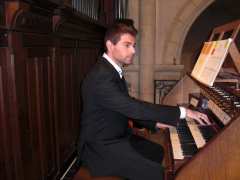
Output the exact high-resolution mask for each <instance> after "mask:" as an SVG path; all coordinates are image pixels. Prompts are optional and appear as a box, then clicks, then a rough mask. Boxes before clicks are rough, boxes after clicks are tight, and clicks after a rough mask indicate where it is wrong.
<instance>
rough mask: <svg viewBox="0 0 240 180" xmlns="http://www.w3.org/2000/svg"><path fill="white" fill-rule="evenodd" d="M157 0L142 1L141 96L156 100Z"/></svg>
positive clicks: (145, 98) (146, 99) (145, 99)
mask: <svg viewBox="0 0 240 180" xmlns="http://www.w3.org/2000/svg"><path fill="white" fill-rule="evenodd" d="M155 11H156V2H155V0H141V1H140V22H139V31H140V38H141V40H140V57H139V58H140V98H141V99H142V100H144V101H148V102H153V101H154V62H155V37H156V36H155V27H156V20H155V18H156V12H155Z"/></svg>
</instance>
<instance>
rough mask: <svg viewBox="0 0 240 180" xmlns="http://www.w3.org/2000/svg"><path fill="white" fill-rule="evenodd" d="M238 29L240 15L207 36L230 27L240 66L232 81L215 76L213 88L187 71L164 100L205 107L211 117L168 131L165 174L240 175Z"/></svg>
mask: <svg viewBox="0 0 240 180" xmlns="http://www.w3.org/2000/svg"><path fill="white" fill-rule="evenodd" d="M239 29H240V20H238V21H235V22H233V23H229V24H226V25H223V26H220V27H217V28H215V29H214V30H213V33H212V35H211V37H210V39H209V40H210V41H211V40H212V39H213V37H216V36H217V34H219V39H222V38H223V37H224V34H225V33H226V32H231V33H232V34H231V38H233V40H234V41H233V44H232V45H231V46H230V50H229V54H230V56H231V58H232V59H233V62H234V64H235V66H236V67H235V69H236V70H237V71H235V72H236V73H235V76H234V78H235V80H234V81H232V80H229V81H228V80H227V79H225V80H220V81H219V82H218V81H217V80H216V81H215V83H214V85H213V86H210V87H209V86H206V85H203V84H201V83H199V82H198V81H196V80H195V79H193V78H192V77H191V76H190V75H186V76H185V77H184V78H183V79H181V80H180V81H179V82H178V83H177V85H176V86H175V87H174V88H173V89H172V90H171V91H170V93H169V94H168V95H167V96H166V97H165V98H164V100H163V104H167V105H179V104H181V105H185V106H187V107H189V108H192V109H196V110H198V111H201V112H204V113H206V114H207V115H208V117H209V119H210V120H211V122H212V124H211V125H206V126H200V125H199V124H197V123H195V122H194V121H192V120H191V121H190V120H189V119H186V120H183V121H180V123H179V124H178V126H177V127H172V128H169V129H168V130H166V131H168V133H169V135H168V136H166V137H167V138H168V137H169V141H170V143H169V144H170V145H169V144H167V148H166V149H167V151H169V153H168V154H170V155H172V157H170V160H168V162H169V163H168V164H165V167H166V179H176V180H181V179H188V180H189V179H194V180H198V179H199V180H200V179H201V180H202V179H204V180H215V179H216V180H224V179H230V180H231V179H240V171H239V170H240V163H239V162H240V161H239V160H240V129H239V128H240V89H238V88H239V82H240V77H239V71H238V69H239V67H240V54H239V51H238V49H237V45H236V42H239V41H237V40H236V37H237V33H238V31H239ZM232 48H233V49H234V50H233V49H232ZM168 158H169V155H168ZM171 158H172V159H171Z"/></svg>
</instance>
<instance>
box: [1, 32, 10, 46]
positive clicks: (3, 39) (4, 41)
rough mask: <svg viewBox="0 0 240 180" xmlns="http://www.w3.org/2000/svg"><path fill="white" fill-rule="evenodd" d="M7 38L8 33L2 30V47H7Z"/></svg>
mask: <svg viewBox="0 0 240 180" xmlns="http://www.w3.org/2000/svg"><path fill="white" fill-rule="evenodd" d="M7 36H8V34H7V32H6V31H5V30H3V29H2V30H1V29H0V47H7V45H8V43H7Z"/></svg>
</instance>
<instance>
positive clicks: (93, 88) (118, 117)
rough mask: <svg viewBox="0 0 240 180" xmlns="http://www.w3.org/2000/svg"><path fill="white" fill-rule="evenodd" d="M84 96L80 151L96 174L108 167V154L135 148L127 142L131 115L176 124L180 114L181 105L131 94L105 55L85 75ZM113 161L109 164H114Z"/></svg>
mask: <svg viewBox="0 0 240 180" xmlns="http://www.w3.org/2000/svg"><path fill="white" fill-rule="evenodd" d="M82 99H83V113H82V120H81V134H80V146H79V153H80V157H81V159H82V160H83V161H85V162H87V164H88V166H89V167H90V170H91V171H92V172H95V174H98V173H99V172H100V171H102V170H103V168H106V167H104V165H103V164H104V163H103V161H104V158H105V157H106V156H107V157H108V159H111V158H113V156H114V155H113V154H114V153H115V152H114V151H115V150H116V151H119V147H120V151H121V152H122V153H128V151H131V150H130V149H129V147H127V146H128V145H126V143H127V142H128V138H129V136H130V135H131V132H130V131H129V129H128V119H129V118H131V119H135V120H141V121H146V122H153V124H155V123H156V122H157V121H159V122H162V123H166V124H170V125H173V126H175V125H176V124H177V122H178V120H179V116H180V111H179V108H178V107H172V106H163V105H154V104H151V103H147V102H142V101H139V100H136V99H134V98H132V97H130V96H129V95H128V92H127V87H126V84H125V82H124V81H123V80H122V79H121V78H120V77H119V74H118V72H117V71H116V70H115V69H114V67H113V66H112V65H111V64H110V63H109V62H108V61H107V60H106V59H104V58H103V57H101V58H100V59H99V60H98V62H97V63H96V65H95V66H94V67H93V69H92V71H91V72H90V73H89V74H88V75H87V77H86V78H85V79H84V81H83V84H82ZM121 143H122V144H121ZM124 144H125V145H124ZM118 153H119V152H118ZM122 159H123V158H121V159H119V160H122ZM109 163H111V162H110V161H108V162H107V165H106V166H109V167H111V166H112V165H113V164H114V162H112V163H113V164H109Z"/></svg>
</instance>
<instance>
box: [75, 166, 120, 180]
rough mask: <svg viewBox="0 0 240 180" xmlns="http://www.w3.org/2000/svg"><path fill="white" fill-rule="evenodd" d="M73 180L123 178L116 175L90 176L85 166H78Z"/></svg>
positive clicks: (111, 179) (118, 179) (116, 179)
mask: <svg viewBox="0 0 240 180" xmlns="http://www.w3.org/2000/svg"><path fill="white" fill-rule="evenodd" d="M73 180H124V179H123V178H121V177H116V176H101V177H92V176H91V174H90V172H89V170H88V169H87V168H86V167H80V169H79V170H78V172H77V173H76V174H75V175H74V178H73Z"/></svg>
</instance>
